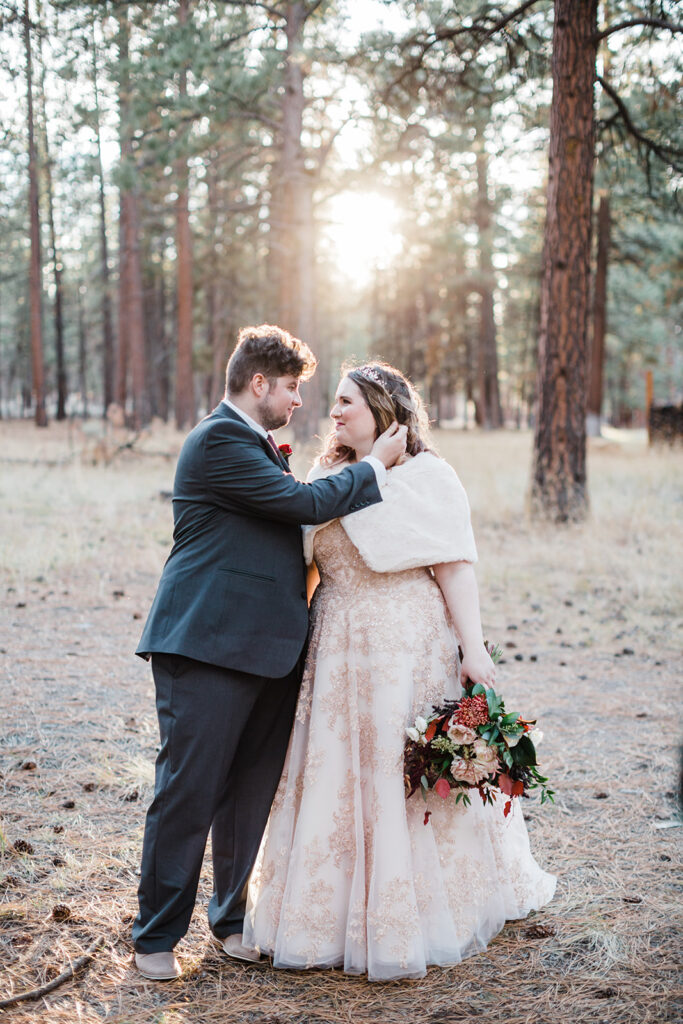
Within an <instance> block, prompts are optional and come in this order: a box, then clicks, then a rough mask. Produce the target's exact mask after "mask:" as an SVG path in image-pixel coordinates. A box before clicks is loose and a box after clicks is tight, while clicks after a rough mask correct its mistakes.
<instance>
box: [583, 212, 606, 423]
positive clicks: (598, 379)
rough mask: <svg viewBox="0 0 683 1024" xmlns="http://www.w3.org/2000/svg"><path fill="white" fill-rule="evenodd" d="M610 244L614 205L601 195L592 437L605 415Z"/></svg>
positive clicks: (590, 420)
mask: <svg viewBox="0 0 683 1024" xmlns="http://www.w3.org/2000/svg"><path fill="white" fill-rule="evenodd" d="M609 244H610V206H609V198H608V197H607V196H600V205H599V207H598V252H597V258H596V265H595V285H594V288H593V343H592V345H591V363H590V385H589V389H588V416H587V419H586V428H587V431H588V434H589V436H590V437H599V436H600V422H601V416H602V391H603V371H604V366H605V335H606V334H607V264H608V262H609Z"/></svg>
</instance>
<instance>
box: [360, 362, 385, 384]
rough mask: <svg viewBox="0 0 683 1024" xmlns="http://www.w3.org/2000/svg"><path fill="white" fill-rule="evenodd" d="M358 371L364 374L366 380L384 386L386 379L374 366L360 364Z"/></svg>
mask: <svg viewBox="0 0 683 1024" xmlns="http://www.w3.org/2000/svg"><path fill="white" fill-rule="evenodd" d="M358 372H359V373H360V374H362V375H363V376H364V377H365V379H366V380H371V381H372V382H373V384H379V386H380V387H382V388H383V387H384V381H383V380H382V378H381V376H380V375H379V373H378V372H377V370H375V369H374V367H372V366H359V367H358Z"/></svg>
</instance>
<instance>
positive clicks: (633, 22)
mask: <svg viewBox="0 0 683 1024" xmlns="http://www.w3.org/2000/svg"><path fill="white" fill-rule="evenodd" d="M638 25H645V26H649V27H651V28H666V29H668V30H669V31H670V32H672V33H674V32H683V25H678V24H676V23H675V22H673V21H667V20H666V18H629V19H628V20H627V21H619V22H617V23H616V25H608V26H607V28H605V29H603V30H602V32H598V34H597V35H596V36H594V37H593V40H594V42H596V43H599V42H600V40H601V39H606V38H607V37H608V36H611V35H613V34H614V33H615V32H621V31H622V30H623V29H625V28H636V27H637V26H638Z"/></svg>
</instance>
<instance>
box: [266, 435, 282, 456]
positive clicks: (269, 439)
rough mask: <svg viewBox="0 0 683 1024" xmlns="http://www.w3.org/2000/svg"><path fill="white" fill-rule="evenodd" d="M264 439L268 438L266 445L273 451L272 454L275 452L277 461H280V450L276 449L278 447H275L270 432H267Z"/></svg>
mask: <svg viewBox="0 0 683 1024" xmlns="http://www.w3.org/2000/svg"><path fill="white" fill-rule="evenodd" d="M266 437H267V438H268V444H269V445H270V447H271V448H272V449H273V451H274V452H275V454H276V455H277V457H278V459H281V458H282V455H281V454H280V449H279V448H278V446H277V445H276V443H275V438H274V437H273V435H272V434H271V433H270V431H269V432H268V434H267V435H266Z"/></svg>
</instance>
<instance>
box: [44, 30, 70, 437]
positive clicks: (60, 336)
mask: <svg viewBox="0 0 683 1024" xmlns="http://www.w3.org/2000/svg"><path fill="white" fill-rule="evenodd" d="M38 53H39V57H40V105H41V114H42V136H43V148H44V156H45V191H46V193H47V219H48V227H49V230H50V257H51V260H52V269H53V274H54V281H55V304H54V318H55V364H56V367H57V412H56V414H55V419H57V420H64V419H66V400H67V396H68V383H67V375H66V363H65V359H64V311H63V310H64V301H63V296H64V288H63V285H62V271H63V264H62V260H61V257H60V255H59V250H58V247H57V231H56V228H55V208H54V190H53V188H52V160H51V159H50V140H49V136H48V130H47V109H46V106H47V104H46V101H45V63H44V61H43V47H42V42H41V41H40V39H39V42H38Z"/></svg>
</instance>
